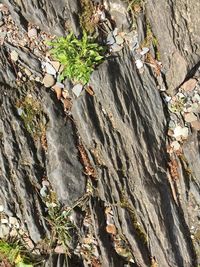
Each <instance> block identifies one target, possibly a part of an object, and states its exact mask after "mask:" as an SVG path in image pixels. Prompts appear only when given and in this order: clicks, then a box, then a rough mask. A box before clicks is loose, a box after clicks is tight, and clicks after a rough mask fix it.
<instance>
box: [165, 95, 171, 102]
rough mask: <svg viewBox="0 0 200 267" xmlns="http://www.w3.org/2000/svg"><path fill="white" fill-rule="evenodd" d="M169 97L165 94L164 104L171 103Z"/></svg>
mask: <svg viewBox="0 0 200 267" xmlns="http://www.w3.org/2000/svg"><path fill="white" fill-rule="evenodd" d="M171 99H172V98H171V96H168V95H167V94H166V95H165V96H164V100H165V102H166V103H169V102H170V101H171Z"/></svg>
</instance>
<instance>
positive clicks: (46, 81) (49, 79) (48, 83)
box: [42, 73, 55, 88]
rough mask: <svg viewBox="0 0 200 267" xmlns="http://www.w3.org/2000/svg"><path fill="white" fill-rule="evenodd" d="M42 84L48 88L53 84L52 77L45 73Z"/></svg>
mask: <svg viewBox="0 0 200 267" xmlns="http://www.w3.org/2000/svg"><path fill="white" fill-rule="evenodd" d="M42 82H43V84H44V86H45V87H47V88H49V87H51V86H53V85H54V84H55V79H54V77H53V76H52V75H50V74H48V73H47V74H45V76H44V79H43V81H42Z"/></svg>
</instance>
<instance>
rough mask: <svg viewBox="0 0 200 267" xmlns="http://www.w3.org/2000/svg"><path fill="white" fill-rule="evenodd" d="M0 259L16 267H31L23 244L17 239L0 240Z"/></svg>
mask: <svg viewBox="0 0 200 267" xmlns="http://www.w3.org/2000/svg"><path fill="white" fill-rule="evenodd" d="M0 261H1V262H3V263H4V262H5V263H7V264H9V265H11V266H16V267H33V265H32V264H31V261H30V258H29V256H27V253H26V252H25V250H24V248H23V246H22V245H21V244H20V243H19V242H17V241H15V242H8V241H7V240H0Z"/></svg>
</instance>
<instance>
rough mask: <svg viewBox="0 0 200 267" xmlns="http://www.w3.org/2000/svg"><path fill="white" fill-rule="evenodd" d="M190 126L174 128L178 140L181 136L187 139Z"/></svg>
mask: <svg viewBox="0 0 200 267" xmlns="http://www.w3.org/2000/svg"><path fill="white" fill-rule="evenodd" d="M188 134H189V132H188V128H187V127H181V126H176V128H175V129H174V134H173V136H174V137H175V138H176V140H178V141H179V140H181V137H183V138H184V139H186V138H187V137H188Z"/></svg>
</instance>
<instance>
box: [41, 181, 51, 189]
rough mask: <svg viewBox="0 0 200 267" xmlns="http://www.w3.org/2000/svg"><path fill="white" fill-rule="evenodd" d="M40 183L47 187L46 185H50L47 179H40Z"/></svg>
mask: <svg viewBox="0 0 200 267" xmlns="http://www.w3.org/2000/svg"><path fill="white" fill-rule="evenodd" d="M42 185H43V186H47V187H48V186H50V183H49V181H47V180H43V181H42Z"/></svg>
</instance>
